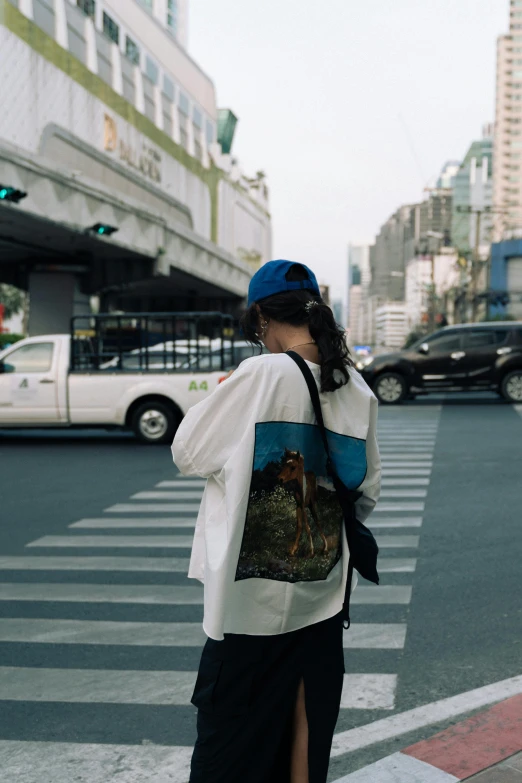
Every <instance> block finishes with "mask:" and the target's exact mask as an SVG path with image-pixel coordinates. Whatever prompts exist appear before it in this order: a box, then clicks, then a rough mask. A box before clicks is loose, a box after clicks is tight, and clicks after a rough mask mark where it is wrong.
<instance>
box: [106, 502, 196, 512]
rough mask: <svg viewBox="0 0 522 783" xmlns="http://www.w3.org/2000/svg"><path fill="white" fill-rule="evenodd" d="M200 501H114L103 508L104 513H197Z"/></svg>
mask: <svg viewBox="0 0 522 783" xmlns="http://www.w3.org/2000/svg"><path fill="white" fill-rule="evenodd" d="M199 506H200V503H199V502H197V503H116V504H115V505H114V506H110V507H109V508H106V509H104V513H105V514H158V513H162V514H163V513H169V514H172V513H178V514H190V513H192V514H194V515H197V513H198V511H199Z"/></svg>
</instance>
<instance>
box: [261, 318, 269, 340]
mask: <svg viewBox="0 0 522 783" xmlns="http://www.w3.org/2000/svg"><path fill="white" fill-rule="evenodd" d="M267 329H268V321H263V322H262V323H261V338H262V339H263V338H264V337H265V335H266V330H267Z"/></svg>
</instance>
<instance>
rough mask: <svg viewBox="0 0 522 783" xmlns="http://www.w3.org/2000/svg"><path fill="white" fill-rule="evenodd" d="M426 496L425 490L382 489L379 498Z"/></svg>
mask: <svg viewBox="0 0 522 783" xmlns="http://www.w3.org/2000/svg"><path fill="white" fill-rule="evenodd" d="M392 483H394V482H392ZM427 494H428V492H427V490H425V489H406V488H404V489H383V490H382V492H381V498H425V497H426V496H427Z"/></svg>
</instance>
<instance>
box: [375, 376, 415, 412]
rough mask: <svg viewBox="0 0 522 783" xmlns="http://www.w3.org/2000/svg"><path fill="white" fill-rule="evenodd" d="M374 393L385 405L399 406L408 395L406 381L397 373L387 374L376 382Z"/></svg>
mask: <svg viewBox="0 0 522 783" xmlns="http://www.w3.org/2000/svg"><path fill="white" fill-rule="evenodd" d="M373 391H374V392H375V396H376V397H377V399H378V400H379V402H382V403H383V404H384V405H398V404H399V403H401V402H402V401H403V399H404V398H405V396H406V394H407V388H406V381H405V380H404V378H403V377H402V375H399V374H398V373H396V372H385V373H383V374H382V375H379V377H378V378H377V380H376V381H375V384H374V386H373Z"/></svg>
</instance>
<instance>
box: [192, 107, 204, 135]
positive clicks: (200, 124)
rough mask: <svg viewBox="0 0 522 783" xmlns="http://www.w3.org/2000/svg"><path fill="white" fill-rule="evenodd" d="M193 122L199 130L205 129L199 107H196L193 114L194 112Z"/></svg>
mask: <svg viewBox="0 0 522 783" xmlns="http://www.w3.org/2000/svg"><path fill="white" fill-rule="evenodd" d="M192 122H193V123H194V125H195V126H196V128H199V130H201V129H202V127H203V115H202V114H201V112H200V110H199V109H198V108H197V106H194V109H193V112H192Z"/></svg>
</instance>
